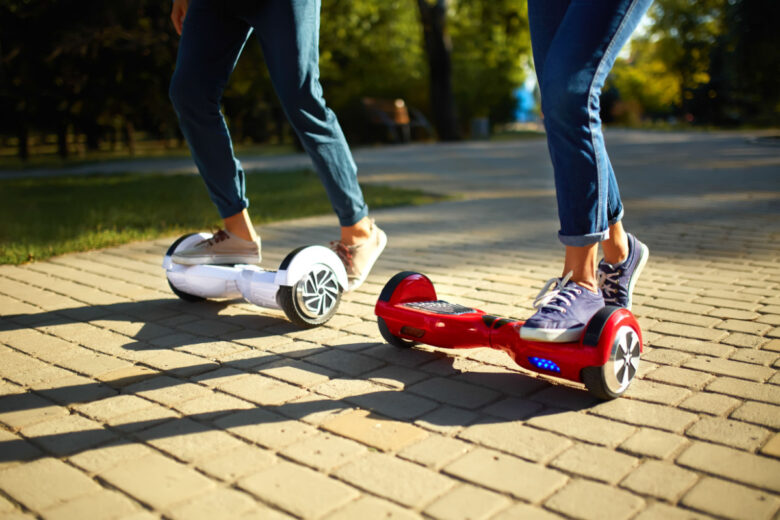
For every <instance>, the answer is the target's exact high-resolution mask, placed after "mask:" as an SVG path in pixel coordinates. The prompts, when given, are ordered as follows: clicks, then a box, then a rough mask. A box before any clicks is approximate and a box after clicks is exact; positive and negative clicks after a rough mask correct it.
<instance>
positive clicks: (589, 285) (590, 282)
mask: <svg viewBox="0 0 780 520" xmlns="http://www.w3.org/2000/svg"><path fill="white" fill-rule="evenodd" d="M569 281H571V282H574V283H576V284H577V285H579V286H580V287H582V288H584V289H587V290H589V291H590V292H592V293H598V292H599V282H598V280H596V279H595V278H590V277H582V278H575V277H573V276H572V277H571V278H570V280H569Z"/></svg>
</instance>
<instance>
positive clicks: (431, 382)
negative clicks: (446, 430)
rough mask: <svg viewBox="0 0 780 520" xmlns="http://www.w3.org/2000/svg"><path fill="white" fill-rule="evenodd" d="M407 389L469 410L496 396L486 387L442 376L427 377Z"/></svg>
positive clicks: (496, 395) (484, 403) (481, 405)
mask: <svg viewBox="0 0 780 520" xmlns="http://www.w3.org/2000/svg"><path fill="white" fill-rule="evenodd" d="M408 390H409V391H410V392H414V393H416V394H419V395H422V396H425V397H427V398H429V399H434V400H436V401H439V402H442V403H446V404H450V405H454V406H460V407H463V408H468V409H470V410H473V409H476V408H481V407H483V406H484V405H486V404H487V403H489V402H490V401H494V400H495V399H496V398H497V397H498V393H496V392H493V391H491V390H488V389H486V388H481V387H478V386H474V385H470V384H467V383H461V382H458V381H453V380H451V379H446V378H442V377H434V378H431V379H427V380H425V381H422V382H420V383H417V384H416V385H412V386H410V387H409V389H408Z"/></svg>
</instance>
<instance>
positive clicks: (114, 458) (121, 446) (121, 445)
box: [68, 439, 157, 474]
mask: <svg viewBox="0 0 780 520" xmlns="http://www.w3.org/2000/svg"><path fill="white" fill-rule="evenodd" d="M156 454H157V452H155V451H154V450H153V449H152V448H150V447H148V446H147V445H145V444H142V443H140V442H134V441H130V440H127V439H120V440H118V441H115V442H112V443H110V444H107V445H105V446H101V447H99V448H93V449H91V450H86V451H82V452H80V453H77V454H75V455H71V456H70V457H68V461H69V462H70V463H72V464H75V465H76V466H78V467H80V468H82V469H84V470H85V471H87V472H88V473H91V474H99V473H102V472H103V471H106V470H108V469H111V468H113V467H115V466H118V465H119V464H122V463H123V462H126V461H132V460H135V459H140V458H142V457H146V456H148V455H156Z"/></svg>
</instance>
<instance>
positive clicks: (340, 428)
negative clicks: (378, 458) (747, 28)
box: [321, 410, 428, 451]
mask: <svg viewBox="0 0 780 520" xmlns="http://www.w3.org/2000/svg"><path fill="white" fill-rule="evenodd" d="M321 427H322V428H324V429H325V430H328V431H331V432H333V433H335V434H337V435H341V436H343V437H347V438H350V439H353V440H356V441H358V442H360V443H363V444H365V445H367V446H371V447H373V448H376V449H379V450H382V451H397V450H399V449H401V448H403V447H405V446H408V445H409V444H412V443H414V442H417V441H419V440H421V439H424V438H425V437H427V436H428V434H427V433H426V432H425V430H422V429H420V428H417V427H415V426H412V425H410V424H408V423H405V422H399V421H394V420H392V419H388V418H385V417H382V416H378V415H375V414H372V413H371V412H368V411H366V410H355V411H352V412H347V413H343V414H340V415H338V416H336V417H334V418H333V419H331V420H329V421H327V422H325V423H323V424H322V425H321Z"/></svg>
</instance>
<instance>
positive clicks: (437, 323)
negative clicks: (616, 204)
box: [375, 271, 642, 399]
mask: <svg viewBox="0 0 780 520" xmlns="http://www.w3.org/2000/svg"><path fill="white" fill-rule="evenodd" d="M375 313H376V315H377V322H378V324H379V332H380V333H381V334H382V337H383V338H384V339H385V341H387V342H388V343H390V344H391V345H394V346H396V347H402V348H409V347H411V346H413V345H415V344H416V343H425V344H427V345H433V346H436V347H447V348H475V347H490V348H494V349H499V350H503V351H505V352H506V353H507V354H509V355H510V356H511V357H512V359H513V360H514V361H515V363H517V364H518V365H520V366H521V367H523V368H526V369H528V370H532V371H534V372H539V373H541V374H546V375H550V376H555V377H560V378H563V379H569V380H571V381H578V382H581V383H584V384H585V387H586V388H587V389H588V390H589V391H590V392H591V394H593V395H594V396H596V397H598V398H599V399H614V398H615V397H619V396H620V395H622V394H623V393H624V392H625V391H626V389H627V388H628V385H629V384H631V381H632V379H633V378H634V376H635V375H636V372H637V368H638V367H639V356H640V354H641V352H642V331H641V330H640V328H639V323H637V321H636V318H634V315H633V314H631V311H629V310H627V309H623V308H621V307H612V306H607V307H604V308H603V309H601V310H600V311H599V312H597V313H596V315H595V316H593V318H591V320H590V322H589V323H588V326H587V327H586V328H585V331H584V333H583V335H582V337H581V338H580V340H579V341H578V342H576V343H547V342H540V341H529V340H524V339H522V338H521V337H520V327H522V326H523V323H524V322H523V321H518V320H514V319H509V318H499V317H496V316H492V315H490V314H486V313H485V312H484V311H481V310H479V309H472V308H469V307H464V306H463V305H458V304H455V303H449V302H446V301H443V300H439V299H438V298H437V297H436V290H435V289H434V288H433V283H431V281H430V280H429V279H428V277H427V276H425V275H423V274H420V273H415V272H411V271H404V272H401V273H398V274H397V275H395V276H393V277H392V278H391V279H390V280H389V281H388V282H387V284H386V285H385V287H384V289H383V290H382V293H381V294H380V295H379V300H378V301H377V302H376V307H375Z"/></svg>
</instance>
